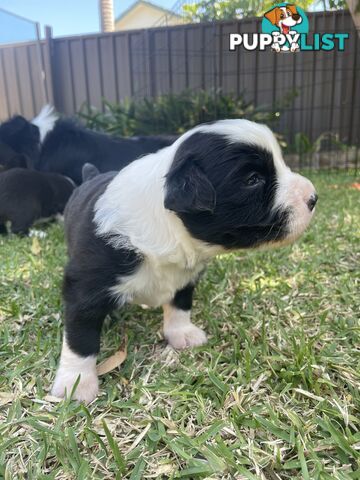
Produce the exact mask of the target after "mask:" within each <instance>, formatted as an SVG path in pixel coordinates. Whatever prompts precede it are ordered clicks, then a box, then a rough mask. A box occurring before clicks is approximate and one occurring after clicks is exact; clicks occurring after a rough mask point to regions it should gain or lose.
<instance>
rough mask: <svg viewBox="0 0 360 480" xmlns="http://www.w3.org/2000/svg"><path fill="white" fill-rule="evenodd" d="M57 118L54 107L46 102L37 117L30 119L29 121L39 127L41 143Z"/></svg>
mask: <svg viewBox="0 0 360 480" xmlns="http://www.w3.org/2000/svg"><path fill="white" fill-rule="evenodd" d="M57 119H58V114H57V113H56V111H55V109H54V107H53V106H52V105H49V104H48V105H45V106H44V107H43V108H42V109H41V112H40V113H39V115H38V116H37V117H35V118H33V119H32V120H31V123H32V124H33V125H36V126H37V127H38V128H39V131H40V142H41V143H43V141H44V138H45V137H46V134H47V133H48V132H50V131H51V130H52V129H53V128H54V125H55V123H56V120H57Z"/></svg>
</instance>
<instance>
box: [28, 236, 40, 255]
mask: <svg viewBox="0 0 360 480" xmlns="http://www.w3.org/2000/svg"><path fill="white" fill-rule="evenodd" d="M30 250H31V253H32V254H33V255H39V254H40V253H41V246H40V242H39V239H38V238H37V237H33V239H32V242H31V248H30Z"/></svg>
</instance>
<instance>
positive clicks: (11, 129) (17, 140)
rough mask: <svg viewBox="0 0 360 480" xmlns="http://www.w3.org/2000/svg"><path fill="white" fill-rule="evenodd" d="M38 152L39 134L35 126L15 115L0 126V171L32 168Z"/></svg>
mask: <svg viewBox="0 0 360 480" xmlns="http://www.w3.org/2000/svg"><path fill="white" fill-rule="evenodd" d="M39 152H40V133H39V128H38V127H37V126H36V125H33V124H32V123H30V122H28V121H27V120H26V119H25V118H24V117H21V116H20V115H16V116H14V117H12V118H10V120H7V121H6V122H4V123H3V124H1V125H0V171H1V170H8V169H10V168H18V167H21V168H34V167H35V164H36V163H37V161H38V158H39Z"/></svg>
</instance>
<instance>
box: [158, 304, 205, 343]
mask: <svg viewBox="0 0 360 480" xmlns="http://www.w3.org/2000/svg"><path fill="white" fill-rule="evenodd" d="M163 309H164V337H165V338H166V340H167V341H168V342H169V344H170V345H171V346H172V347H173V348H176V349H183V348H188V347H197V346H199V345H203V344H204V343H206V341H207V338H206V334H205V332H204V331H203V330H201V328H199V327H196V326H195V325H194V324H193V323H191V321H190V310H188V311H184V310H178V309H177V308H174V307H173V306H172V305H164V306H163Z"/></svg>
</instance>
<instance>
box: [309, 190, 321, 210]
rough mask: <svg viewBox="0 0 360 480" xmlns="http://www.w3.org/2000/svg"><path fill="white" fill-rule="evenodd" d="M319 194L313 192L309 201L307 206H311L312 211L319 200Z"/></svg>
mask: <svg viewBox="0 0 360 480" xmlns="http://www.w3.org/2000/svg"><path fill="white" fill-rule="evenodd" d="M318 198H319V197H318V194H317V193H312V194H311V196H310V198H309V200H308V202H307V206H308V207H309V210H310V212H312V211H313V210H314V208H315V205H316V202H317V201H318Z"/></svg>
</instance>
